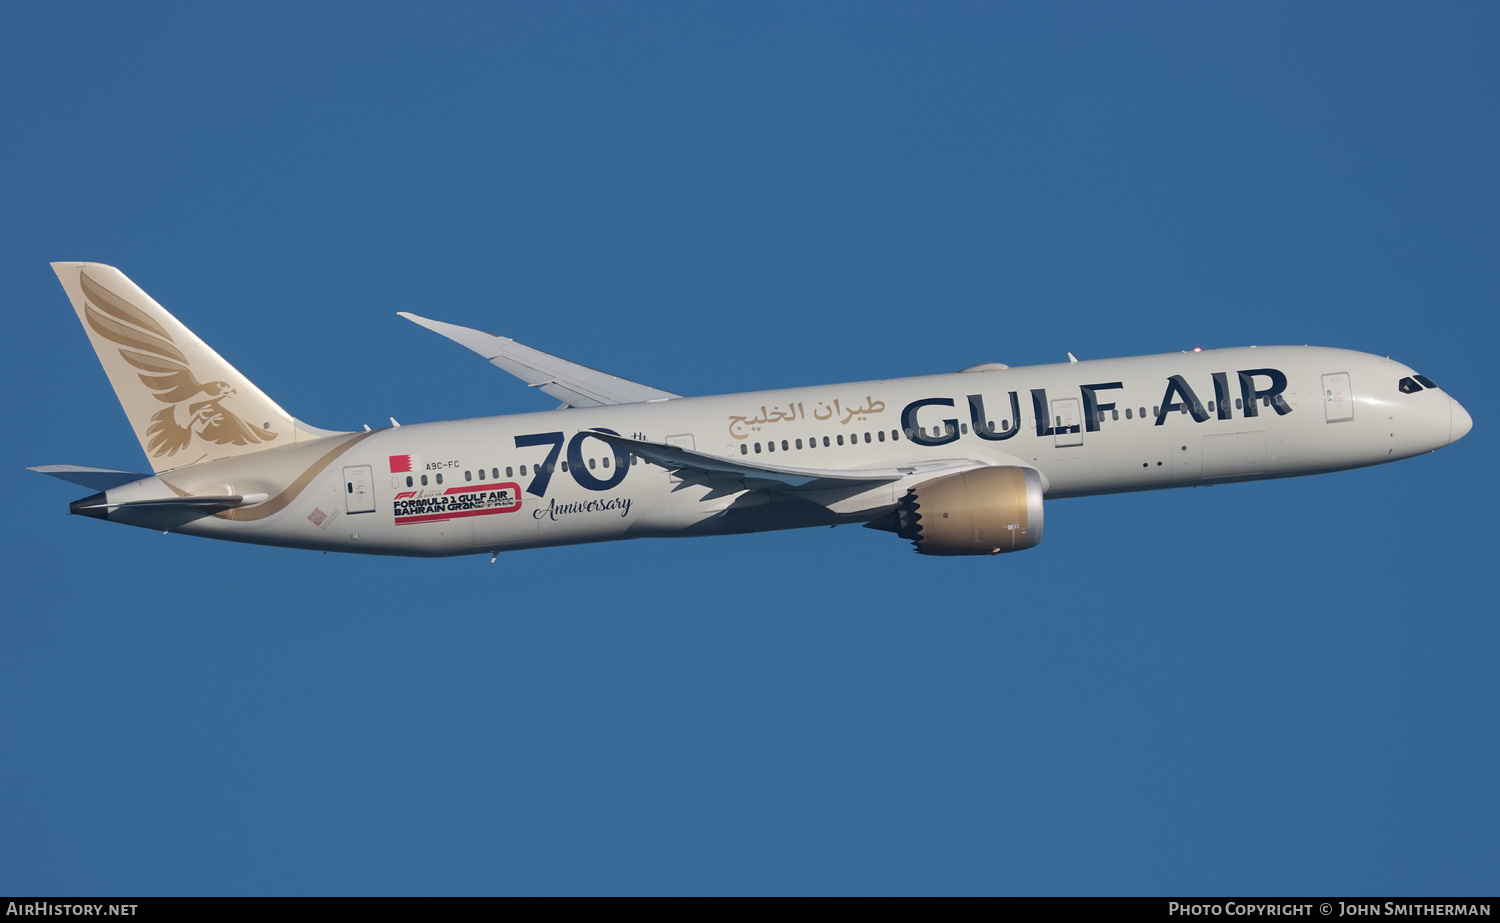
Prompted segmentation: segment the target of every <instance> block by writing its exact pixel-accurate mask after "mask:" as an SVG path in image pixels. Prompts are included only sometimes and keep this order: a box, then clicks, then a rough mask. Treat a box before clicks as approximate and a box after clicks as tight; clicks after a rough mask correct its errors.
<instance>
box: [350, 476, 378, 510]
mask: <svg viewBox="0 0 1500 923" xmlns="http://www.w3.org/2000/svg"><path fill="white" fill-rule="evenodd" d="M344 512H346V513H373V512H375V477H374V475H373V474H372V473H371V472H370V466H369V465H356V466H355V467H352V468H345V469H344Z"/></svg>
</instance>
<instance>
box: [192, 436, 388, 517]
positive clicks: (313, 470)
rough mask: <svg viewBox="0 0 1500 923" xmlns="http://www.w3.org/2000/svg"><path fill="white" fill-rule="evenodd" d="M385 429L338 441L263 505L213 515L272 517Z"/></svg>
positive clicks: (223, 511) (222, 511)
mask: <svg viewBox="0 0 1500 923" xmlns="http://www.w3.org/2000/svg"><path fill="white" fill-rule="evenodd" d="M385 429H389V427H384V428H382V429H372V430H370V431H369V432H367V433H354V434H352V435H351V436H350V437H349V438H348V439H342V440H340V441H339V443H338V444H337V445H335V446H334V447H333V448H331V449H329V450H328V451H327V452H326V453H325V454H324V455H323V456H322V457H321V458H319V459H318V460H317V461H315V462H313V463H312V464H311V465H309V466H308V467H307V470H305V471H303V472H302V473H301V474H299V475H298V476H297V479H296V480H295V481H292V483H290V484H288V485H287V488H286V490H283V491H282V492H281V493H279V494H277V495H276V496H274V497H272V498H271V499H269V500H267V501H265V502H264V503H257V504H256V505H255V506H252V507H247V508H245V509H238V510H221V511H219V512H217V513H214V515H215V516H217V517H219V518H220V519H233V520H235V521H236V522H254V521H256V520H259V519H265V518H266V517H268V516H274V515H275V514H277V513H279V512H281V511H282V510H284V509H286V508H287V507H288V506H290V505H291V504H292V501H293V500H296V499H297V497H298V496H299V495H300V494H301V493H302V491H303V490H305V489H306V488H307V485H308V484H310V483H311V482H312V479H313V478H315V477H317V476H318V475H319V474H321V473H322V472H323V469H324V468H327V467H328V466H329V465H330V464H332V463H333V461H334V460H335V459H337V458H338V457H339V456H340V455H342V454H343V453H344V451H345V450H347V449H349V448H351V447H353V446H354V445H355V444H356V443H359V442H361V441H363V440H365V439H368V438H369V437H371V436H373V435H375V434H376V433H380V432H384V431H385ZM162 483H163V484H166V485H167V486H168V487H170V488H172V490H174V491H176V492H177V494H178V495H179V496H183V497H186V496H188V493H187V491H185V490H182V489H181V488H179V487H177V486H176V485H174V484H171V483H169V482H168V481H167V480H166V478H162Z"/></svg>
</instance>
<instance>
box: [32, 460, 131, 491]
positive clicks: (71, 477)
mask: <svg viewBox="0 0 1500 923" xmlns="http://www.w3.org/2000/svg"><path fill="white" fill-rule="evenodd" d="M26 470H27V471H40V472H41V473H42V474H50V475H52V476H53V477H55V478H61V479H62V480H64V481H67V482H69V483H70V484H77V485H78V486H79V487H87V488H88V489H89V490H109V489H111V488H114V487H119V486H120V485H121V484H129V483H130V482H131V481H139V480H140V479H141V478H145V477H150V475H149V474H137V473H136V472H134V471H115V470H113V469H110V468H85V467H84V466H82V465H38V466H37V467H35V468H27V469H26Z"/></svg>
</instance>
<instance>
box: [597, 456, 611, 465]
mask: <svg viewBox="0 0 1500 923" xmlns="http://www.w3.org/2000/svg"><path fill="white" fill-rule="evenodd" d="M599 464H601V465H603V466H604V467H606V468H608V467H609V456H608V455H606V456H604V458H603V459H601V460H600V461H599Z"/></svg>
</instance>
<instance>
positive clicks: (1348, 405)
mask: <svg viewBox="0 0 1500 923" xmlns="http://www.w3.org/2000/svg"><path fill="white" fill-rule="evenodd" d="M1323 413H1324V414H1325V415H1326V417H1327V420H1328V422H1329V423H1342V422H1343V421H1345V420H1352V419H1354V389H1353V387H1352V386H1351V385H1350V383H1349V373H1348V372H1334V373H1333V374H1331V375H1324V376H1323Z"/></svg>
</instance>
